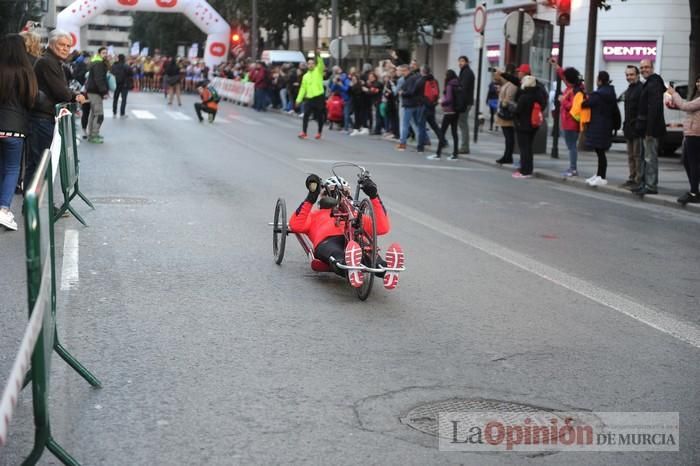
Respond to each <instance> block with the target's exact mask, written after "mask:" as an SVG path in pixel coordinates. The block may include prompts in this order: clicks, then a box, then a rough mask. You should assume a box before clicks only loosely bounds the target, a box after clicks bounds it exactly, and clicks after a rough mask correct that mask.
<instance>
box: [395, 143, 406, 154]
mask: <svg viewBox="0 0 700 466" xmlns="http://www.w3.org/2000/svg"><path fill="white" fill-rule="evenodd" d="M396 150H398V151H401V152H403V151H405V150H406V144H401V143H399V144H396Z"/></svg>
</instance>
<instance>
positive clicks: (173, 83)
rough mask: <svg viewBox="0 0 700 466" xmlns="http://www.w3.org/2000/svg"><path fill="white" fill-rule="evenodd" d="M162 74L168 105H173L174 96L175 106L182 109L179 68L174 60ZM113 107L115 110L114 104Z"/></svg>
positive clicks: (172, 59) (173, 59) (171, 60)
mask: <svg viewBox="0 0 700 466" xmlns="http://www.w3.org/2000/svg"><path fill="white" fill-rule="evenodd" d="M164 74H165V84H166V85H167V86H168V105H172V104H173V95H175V96H177V105H178V106H180V107H182V100H181V99H180V94H182V90H181V89H180V67H179V66H178V65H177V61H175V58H171V59H170V61H169V62H168V64H167V65H166V66H165V70H164ZM115 100H116V95H115ZM114 105H115V108H116V103H115V104H114Z"/></svg>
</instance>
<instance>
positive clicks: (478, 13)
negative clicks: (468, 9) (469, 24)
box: [474, 4, 486, 33]
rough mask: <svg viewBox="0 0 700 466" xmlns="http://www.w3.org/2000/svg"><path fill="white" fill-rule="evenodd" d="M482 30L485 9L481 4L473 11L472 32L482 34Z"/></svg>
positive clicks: (484, 26) (484, 21)
mask: <svg viewBox="0 0 700 466" xmlns="http://www.w3.org/2000/svg"><path fill="white" fill-rule="evenodd" d="M484 28H486V7H485V6H484V5H483V4H482V5H479V6H478V7H476V10H474V30H475V31H476V32H478V33H482V32H484Z"/></svg>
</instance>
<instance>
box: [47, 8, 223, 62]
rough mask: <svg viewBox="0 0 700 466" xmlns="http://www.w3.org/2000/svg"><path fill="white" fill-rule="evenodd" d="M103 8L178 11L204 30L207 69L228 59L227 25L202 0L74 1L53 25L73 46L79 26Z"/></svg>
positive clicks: (77, 36) (104, 9) (77, 40)
mask: <svg viewBox="0 0 700 466" xmlns="http://www.w3.org/2000/svg"><path fill="white" fill-rule="evenodd" d="M106 10H116V11H155V12H160V13H182V14H184V15H185V16H187V17H188V18H189V19H190V21H192V22H193V23H194V24H195V25H197V27H199V28H200V29H201V30H202V31H204V32H206V33H207V43H206V46H205V49H204V62H205V63H206V65H207V66H208V67H209V69H210V70H211V69H213V67H214V66H215V65H218V64H219V63H221V62H222V61H225V60H226V59H227V58H228V44H229V36H230V35H231V27H230V26H229V25H228V23H227V22H226V20H225V19H224V18H222V17H221V15H220V14H219V13H218V12H217V11H216V10H214V9H213V8H212V7H211V5H209V3H207V2H206V1H205V0H75V1H74V2H73V3H71V4H70V5H68V6H67V7H66V8H65V9H64V10H63V11H61V12H60V13H59V14H58V16H57V18H56V28H57V29H62V30H64V31H66V32H68V33H70V34H71V36H72V37H73V47H72V48H76V47H77V46H78V45H79V44H80V27H81V26H83V25H85V24H87V23H88V22H89V21H90V20H91V19H92V18H94V17H95V16H97V15H99V14H102V13H104V12H105V11H106Z"/></svg>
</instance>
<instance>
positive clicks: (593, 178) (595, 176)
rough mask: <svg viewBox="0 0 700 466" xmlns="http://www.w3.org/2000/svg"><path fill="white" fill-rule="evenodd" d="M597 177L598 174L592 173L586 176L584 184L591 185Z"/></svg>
mask: <svg viewBox="0 0 700 466" xmlns="http://www.w3.org/2000/svg"><path fill="white" fill-rule="evenodd" d="M598 178H600V177H599V176H598V175H593V176H591V177H590V178H586V184H587V185H589V186H591V183H593V182H594V181H595V180H597V179H598Z"/></svg>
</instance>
